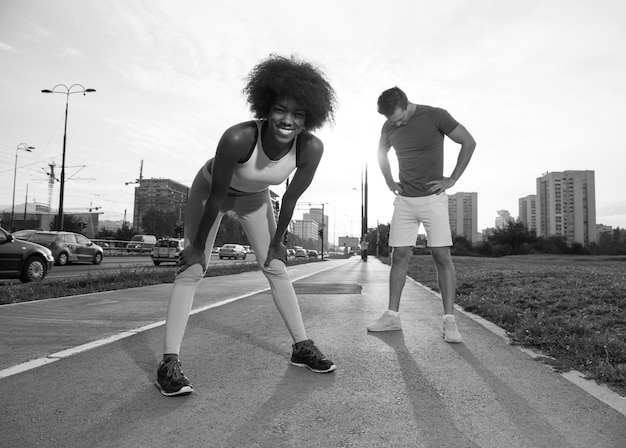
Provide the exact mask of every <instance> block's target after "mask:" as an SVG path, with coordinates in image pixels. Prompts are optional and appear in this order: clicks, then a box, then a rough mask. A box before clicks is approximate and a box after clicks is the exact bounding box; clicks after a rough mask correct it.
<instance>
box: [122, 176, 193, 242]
mask: <svg viewBox="0 0 626 448" xmlns="http://www.w3.org/2000/svg"><path fill="white" fill-rule="evenodd" d="M138 182H139V186H137V187H135V207H134V210H133V230H134V231H135V232H136V233H141V232H142V231H143V228H142V226H141V217H142V216H143V215H144V214H145V213H146V212H147V211H148V210H149V209H156V210H158V211H161V212H171V211H174V212H176V213H178V220H179V221H181V222H182V221H183V219H184V216H185V205H186V203H187V195H188V194H189V187H187V186H186V185H183V184H181V183H179V182H176V181H173V180H171V179H155V178H150V179H139V180H138Z"/></svg>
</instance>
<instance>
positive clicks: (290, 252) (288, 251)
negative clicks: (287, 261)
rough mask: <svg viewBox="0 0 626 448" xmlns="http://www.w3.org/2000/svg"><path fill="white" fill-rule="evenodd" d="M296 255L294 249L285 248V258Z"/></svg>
mask: <svg viewBox="0 0 626 448" xmlns="http://www.w3.org/2000/svg"><path fill="white" fill-rule="evenodd" d="M295 256H296V251H295V250H294V249H287V258H293V257H295Z"/></svg>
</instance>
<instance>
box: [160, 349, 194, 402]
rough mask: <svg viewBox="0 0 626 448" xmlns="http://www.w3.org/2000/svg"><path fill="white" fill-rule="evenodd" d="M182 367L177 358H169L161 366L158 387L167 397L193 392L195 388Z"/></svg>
mask: <svg viewBox="0 0 626 448" xmlns="http://www.w3.org/2000/svg"><path fill="white" fill-rule="evenodd" d="M180 367H181V363H180V361H179V360H178V359H177V358H167V359H165V360H163V361H161V363H160V364H159V369H158V370H157V382H156V385H157V387H158V388H159V389H161V393H162V394H163V395H165V396H166V397H173V396H175V395H187V394H190V393H192V392H193V386H192V385H191V383H190V382H189V379H188V378H187V377H186V376H185V374H184V373H183V371H182V370H181V368H180Z"/></svg>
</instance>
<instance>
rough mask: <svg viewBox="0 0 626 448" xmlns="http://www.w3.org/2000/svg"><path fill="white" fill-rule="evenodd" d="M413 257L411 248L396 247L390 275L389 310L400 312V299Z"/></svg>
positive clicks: (392, 257)
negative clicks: (411, 257)
mask: <svg viewBox="0 0 626 448" xmlns="http://www.w3.org/2000/svg"><path fill="white" fill-rule="evenodd" d="M410 255H411V247H394V248H393V252H392V255H391V272H390V273H389V309H390V310H391V311H396V312H398V311H399V310H400V298H401V296H402V290H403V289H404V284H405V283H406V270H407V265H408V263H409V257H410Z"/></svg>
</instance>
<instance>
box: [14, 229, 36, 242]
mask: <svg viewBox="0 0 626 448" xmlns="http://www.w3.org/2000/svg"><path fill="white" fill-rule="evenodd" d="M35 233H37V230H32V229H28V230H18V231H16V232H13V233H12V234H11V235H13V238H17V239H18V240H22V241H30V239H31V238H32V237H33V235H34V234H35Z"/></svg>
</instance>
